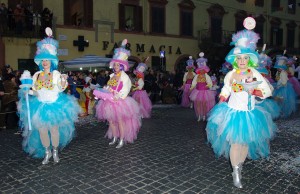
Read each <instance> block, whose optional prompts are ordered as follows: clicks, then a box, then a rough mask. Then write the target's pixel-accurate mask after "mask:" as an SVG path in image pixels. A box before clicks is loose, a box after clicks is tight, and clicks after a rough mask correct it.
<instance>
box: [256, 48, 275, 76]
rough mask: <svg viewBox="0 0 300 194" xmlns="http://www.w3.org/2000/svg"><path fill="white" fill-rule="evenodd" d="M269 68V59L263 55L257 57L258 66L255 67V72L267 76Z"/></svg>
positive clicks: (270, 64) (270, 63)
mask: <svg viewBox="0 0 300 194" xmlns="http://www.w3.org/2000/svg"><path fill="white" fill-rule="evenodd" d="M271 66H272V60H271V58H270V57H269V56H268V55H266V54H265V53H261V54H260V55H259V59H258V66H257V67H256V70H257V71H258V72H260V73H263V74H266V75H268V74H269V71H268V69H270V68H271Z"/></svg>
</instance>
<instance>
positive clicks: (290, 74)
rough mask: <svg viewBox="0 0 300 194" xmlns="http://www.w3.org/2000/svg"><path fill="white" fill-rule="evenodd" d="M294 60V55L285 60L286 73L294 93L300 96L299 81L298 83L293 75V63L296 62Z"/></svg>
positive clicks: (295, 58) (295, 59)
mask: <svg viewBox="0 0 300 194" xmlns="http://www.w3.org/2000/svg"><path fill="white" fill-rule="evenodd" d="M296 61H297V57H296V56H293V57H290V58H288V61H287V65H288V70H287V73H288V78H289V81H290V83H291V84H292V85H293V88H294V90H295V92H296V94H297V95H298V96H300V83H299V81H298V79H297V78H296V77H295V76H294V75H295V63H296Z"/></svg>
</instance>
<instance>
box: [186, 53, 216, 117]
mask: <svg viewBox="0 0 300 194" xmlns="http://www.w3.org/2000/svg"><path fill="white" fill-rule="evenodd" d="M199 56H200V58H198V59H197V60H196V62H197V66H198V68H197V69H196V73H197V75H196V76H195V77H194V79H193V81H192V86H191V89H190V90H192V92H191V94H190V99H191V100H192V101H193V102H194V110H195V113H196V117H197V118H198V121H200V120H201V119H202V120H203V121H205V120H206V118H207V113H208V112H209V111H210V110H211V109H212V107H213V106H214V105H215V95H216V92H215V91H212V90H210V88H211V87H212V85H213V84H212V80H211V78H210V76H209V75H208V74H207V73H208V72H209V71H210V69H209V67H208V66H207V65H206V63H207V59H206V58H204V53H202V52H201V53H200V54H199Z"/></svg>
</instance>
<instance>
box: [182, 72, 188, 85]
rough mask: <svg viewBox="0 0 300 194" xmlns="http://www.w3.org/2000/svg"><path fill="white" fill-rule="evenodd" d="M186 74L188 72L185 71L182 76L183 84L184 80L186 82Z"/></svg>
mask: <svg viewBox="0 0 300 194" xmlns="http://www.w3.org/2000/svg"><path fill="white" fill-rule="evenodd" d="M187 74H188V73H185V74H184V76H183V83H184V84H185V82H186V77H187Z"/></svg>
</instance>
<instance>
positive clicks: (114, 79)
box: [94, 39, 141, 148]
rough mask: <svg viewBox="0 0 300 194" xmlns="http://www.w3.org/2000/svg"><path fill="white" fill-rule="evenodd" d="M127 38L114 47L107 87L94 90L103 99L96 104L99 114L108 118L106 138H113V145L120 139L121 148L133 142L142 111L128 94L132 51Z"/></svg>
mask: <svg viewBox="0 0 300 194" xmlns="http://www.w3.org/2000/svg"><path fill="white" fill-rule="evenodd" d="M126 44H127V40H126V39H125V40H123V42H122V46H121V47H120V48H117V49H115V51H114V56H113V59H112V60H111V62H110V64H109V66H110V67H111V68H113V71H114V73H112V74H111V75H110V79H109V81H108V82H107V87H105V88H104V89H101V90H94V95H95V96H96V97H97V98H100V99H102V100H100V101H99V102H98V104H97V106H96V117H97V118H98V119H99V120H102V121H104V120H107V121H108V122H109V128H108V131H107V133H106V137H108V138H109V139H112V141H111V142H110V143H109V145H114V144H115V143H116V142H117V140H118V138H119V144H118V145H117V147H116V148H121V147H123V145H124V144H125V143H126V142H129V143H133V141H134V140H135V139H136V138H137V134H138V132H139V129H140V127H141V114H140V108H139V105H138V103H137V102H136V101H135V100H134V99H133V98H131V97H130V96H128V94H129V92H130V89H131V81H130V79H129V77H128V75H127V74H126V73H125V71H127V70H128V69H129V64H128V61H127V59H128V56H129V55H130V51H129V50H127V49H126V48H125V46H126Z"/></svg>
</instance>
